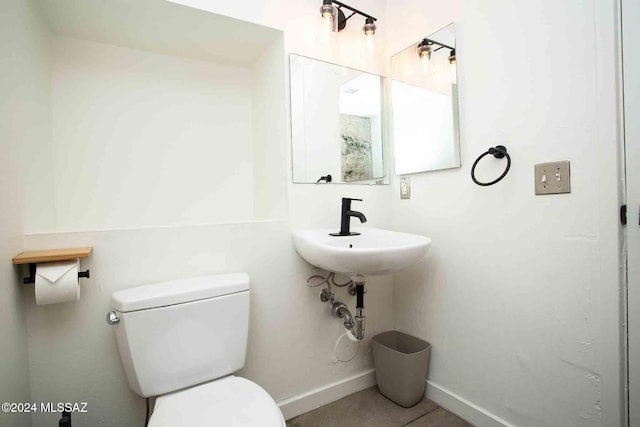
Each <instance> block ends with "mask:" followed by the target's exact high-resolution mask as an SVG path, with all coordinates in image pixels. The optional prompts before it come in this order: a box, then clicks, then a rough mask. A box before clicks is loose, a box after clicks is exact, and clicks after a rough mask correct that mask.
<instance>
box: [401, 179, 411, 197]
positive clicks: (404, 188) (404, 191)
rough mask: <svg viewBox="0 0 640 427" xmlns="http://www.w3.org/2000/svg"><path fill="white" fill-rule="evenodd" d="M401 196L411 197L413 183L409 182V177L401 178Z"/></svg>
mask: <svg viewBox="0 0 640 427" xmlns="http://www.w3.org/2000/svg"><path fill="white" fill-rule="evenodd" d="M400 198H401V199H410V198H411V183H410V182H409V178H406V177H405V178H400Z"/></svg>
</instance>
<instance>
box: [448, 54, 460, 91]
mask: <svg viewBox="0 0 640 427" xmlns="http://www.w3.org/2000/svg"><path fill="white" fill-rule="evenodd" d="M449 71H450V72H451V83H453V84H456V83H457V82H458V76H457V74H458V73H457V70H456V50H455V49H451V55H449Z"/></svg>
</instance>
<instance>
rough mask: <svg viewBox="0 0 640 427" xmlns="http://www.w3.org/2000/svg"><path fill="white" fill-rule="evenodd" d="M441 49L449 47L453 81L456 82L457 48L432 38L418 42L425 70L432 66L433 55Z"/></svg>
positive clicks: (419, 53) (419, 54)
mask: <svg viewBox="0 0 640 427" xmlns="http://www.w3.org/2000/svg"><path fill="white" fill-rule="evenodd" d="M440 49H449V51H450V53H449V65H450V67H451V81H452V82H453V83H455V82H456V49H455V48H454V47H451V46H447V45H446V44H442V43H440V42H437V41H434V40H431V39H423V40H422V41H421V42H420V43H419V44H418V48H417V50H418V56H419V57H420V60H421V61H422V66H423V67H424V70H425V71H427V70H428V69H429V67H430V63H431V55H432V54H433V53H434V52H437V51H439V50H440Z"/></svg>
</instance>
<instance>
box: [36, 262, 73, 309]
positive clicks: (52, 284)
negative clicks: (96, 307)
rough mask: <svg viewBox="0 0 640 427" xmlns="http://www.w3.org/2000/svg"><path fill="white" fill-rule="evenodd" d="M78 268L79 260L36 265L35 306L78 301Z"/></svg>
mask: <svg viewBox="0 0 640 427" xmlns="http://www.w3.org/2000/svg"><path fill="white" fill-rule="evenodd" d="M79 266H80V260H79V259H76V260H75V261H59V262H47V263H44V264H38V266H37V267H36V284H35V288H36V304H38V305H46V304H56V303H59V302H67V301H78V300H79V299H80V284H79V283H78V267H79Z"/></svg>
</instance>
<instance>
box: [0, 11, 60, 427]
mask: <svg viewBox="0 0 640 427" xmlns="http://www.w3.org/2000/svg"><path fill="white" fill-rule="evenodd" d="M0 69H1V70H2V79H0V259H1V262H0V286H1V292H0V325H2V326H1V327H0V354H2V363H1V364H0V400H1V401H2V402H29V401H30V393H29V364H28V352H27V328H26V319H25V312H24V305H23V303H22V290H23V285H22V284H21V276H20V275H19V273H20V271H19V270H17V269H15V268H14V267H13V266H12V264H11V258H12V257H14V256H15V255H17V254H18V253H19V252H20V251H21V250H22V247H23V241H22V235H23V223H24V218H23V215H22V212H23V209H22V208H23V206H24V200H23V197H24V188H25V182H29V183H31V182H33V181H31V179H30V175H29V174H28V173H27V172H26V171H25V170H24V168H22V167H21V164H22V163H21V160H25V161H26V162H28V163H29V164H30V165H32V166H33V167H38V166H40V165H41V164H42V160H43V159H44V160H46V159H47V156H46V143H47V142H48V131H49V126H50V124H49V123H50V121H49V114H50V95H49V91H50V85H49V76H48V75H49V69H50V60H49V45H48V40H47V34H46V29H45V27H44V24H43V21H42V19H41V17H40V16H39V14H38V11H37V10H35V8H34V7H33V5H32V4H31V3H30V2H25V1H21V0H16V1H13V0H9V1H3V2H2V3H1V4H0ZM43 145H44V146H43ZM33 147H42V148H43V149H42V151H41V152H33V151H32V150H31V149H32V148H33ZM0 424H2V425H11V426H16V427H21V426H25V427H26V426H30V425H31V417H30V415H29V414H26V415H25V414H10V413H9V414H8V413H4V412H2V413H0Z"/></svg>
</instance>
